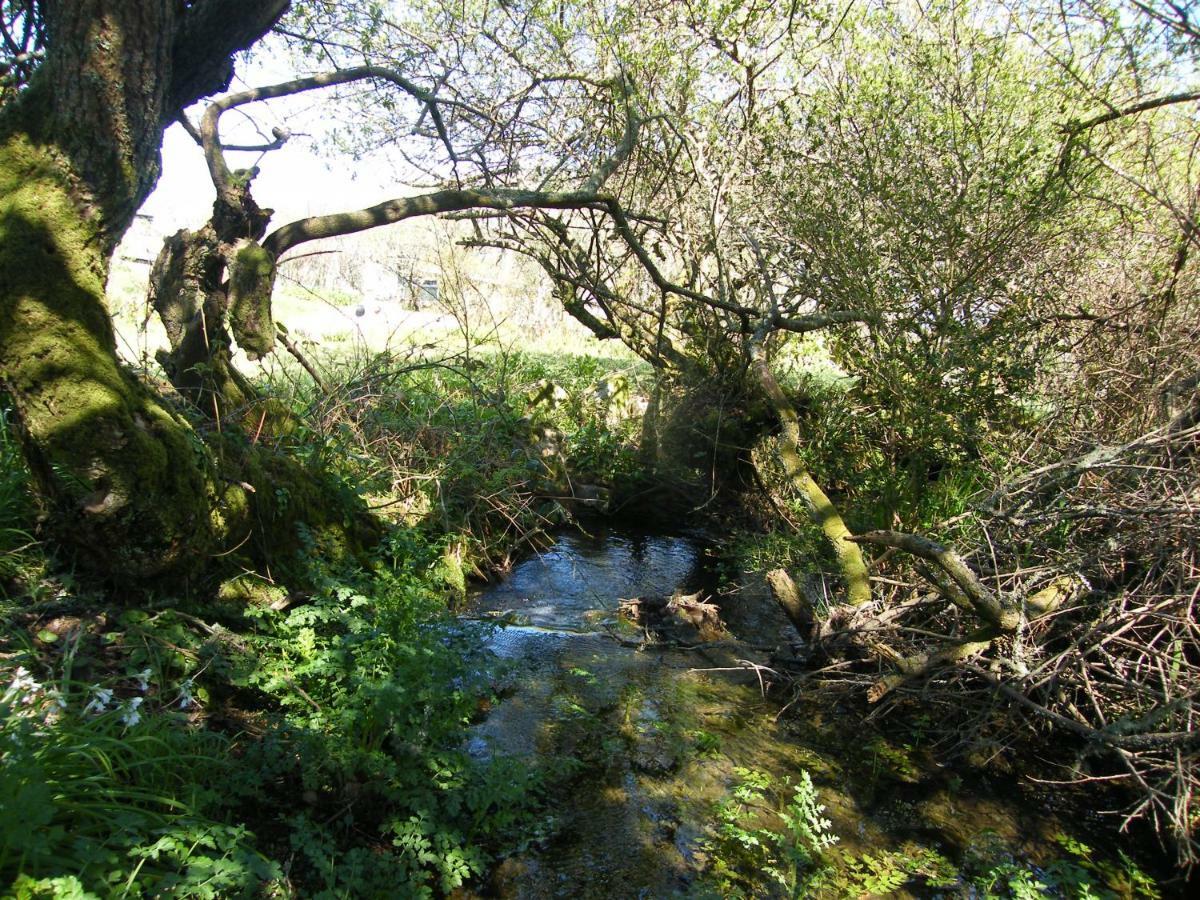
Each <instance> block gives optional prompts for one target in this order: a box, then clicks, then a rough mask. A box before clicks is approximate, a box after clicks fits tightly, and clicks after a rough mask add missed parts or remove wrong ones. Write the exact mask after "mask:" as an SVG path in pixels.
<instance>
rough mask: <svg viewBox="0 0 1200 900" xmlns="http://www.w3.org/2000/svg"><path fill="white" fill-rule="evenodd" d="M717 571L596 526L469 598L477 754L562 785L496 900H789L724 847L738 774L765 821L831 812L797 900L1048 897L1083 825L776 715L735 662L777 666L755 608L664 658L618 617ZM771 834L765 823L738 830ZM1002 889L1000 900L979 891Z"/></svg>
mask: <svg viewBox="0 0 1200 900" xmlns="http://www.w3.org/2000/svg"><path fill="white" fill-rule="evenodd" d="M714 564H715V562H714V558H713V548H712V546H711V544H710V543H709V542H708V541H706V540H705V539H704V538H702V537H699V536H695V535H692V536H689V535H662V534H650V533H644V532H639V531H636V530H628V529H625V530H619V529H609V528H603V527H601V528H598V529H596V530H595V531H593V532H592V533H591V534H580V533H576V532H571V533H564V534H562V535H560V536H559V537H558V540H557V542H556V543H555V544H554V545H553V546H552V547H551V548H550V549H549V550H547V551H545V552H543V553H541V554H539V555H537V556H534V557H532V558H530V559H528V560H526V561H524V562H522V563H521V564H519V565H518V566H516V567H515V568H514V570H513V572H512V574H511V576H510V577H509V578H508V579H507V580H506V581H504V582H503V583H501V584H499V585H496V586H494V587H491V588H489V589H487V590H485V591H483V592H482V593H480V594H478V595H477V596H476V597H474V598H473V601H472V603H471V604H470V607H469V610H468V612H467V614H466V616H467V617H468V618H472V619H479V620H485V621H492V622H494V623H496V628H495V629H494V630H493V631H492V632H491V634H490V637H488V639H487V640H488V645H489V648H490V650H491V651H492V652H493V653H495V654H496V656H497V657H499V658H500V659H501V660H503V661H505V664H506V665H507V671H508V674H507V675H506V679H505V684H506V688H505V690H504V691H503V696H504V699H503V700H502V701H501V702H499V703H497V704H496V705H495V706H494V707H493V708H492V709H491V711H490V712H489V713H488V715H487V716H486V718H484V720H483V721H481V722H480V723H479V724H478V725H476V726H475V727H474V728H473V729H472V733H471V737H470V740H469V744H468V750H469V752H470V753H471V754H472V755H473V756H474V757H475V758H476V759H478V760H481V761H487V760H490V759H493V758H496V757H497V756H508V757H516V758H518V759H528V760H529V762H530V764H531V765H536V764H542V763H545V762H547V761H558V762H560V763H565V764H567V765H568V767H569V769H570V775H569V776H568V777H567V778H566V781H565V784H564V786H563V787H561V788H560V789H559V790H558V792H557V795H556V802H555V810H554V817H553V822H552V823H550V826H549V827H548V828H547V830H546V831H547V833H546V834H545V835H544V836H543V837H542V838H541V839H540V840H537V841H533V842H531V844H530V847H529V848H528V849H527V850H526V851H525V852H523V853H521V854H519V855H517V856H514V857H511V858H509V859H507V860H504V861H502V862H501V863H500V864H499V866H498V867H497V868H496V869H495V871H494V872H493V874H492V877H491V880H490V882H489V883H488V885H487V888H486V893H485V895H487V896H502V897H522V898H525V897H528V898H550V897H571V898H590V897H597V898H598V897H631V898H632V897H645V898H659V897H676V896H678V897H717V896H729V895H731V894H733V893H737V892H740V893H741V894H742V895H744V896H753V897H775V896H788V893H789V891H791V890H795V888H794V887H791V888H789V887H787V886H785V885H784V884H783V883H782V882H781V880H780V879H779V878H774V877H772V876H771V875H769V874H768V873H765V872H757V873H755V872H753V871H750V872H747V871H745V868H746V865H747V864H748V863H750V864H752V863H753V860H754V859H755V858H759V859H761V857H755V855H754V854H755V852H756V851H754V848H749V850H750V852H749V853H748V854H747V855H746V856H745V857H742V856H739V854H738V852H737V840H736V839H734V840H732V842H731V841H730V840H729V838H728V834H727V836H726V840H725V841H724V842H722V840H721V839H720V838H719V836H718V828H719V824H720V821H719V814H718V812H717V804H718V803H719V802H720V801H721V800H722V799H723V798H724V799H726V800H728V798H729V797H730V792H731V790H732V789H734V787H735V786H737V785H739V784H744V783H745V781H746V779H747V777H748V776H747V774H746V773H747V772H752V773H762V774H763V775H766V776H769V778H770V779H771V780H772V783H773V789H771V790H768V791H767V792H766V794H767V796H766V800H765V803H766V805H768V806H770V805H772V804H774V805H775V806H776V808H779V807H780V806H782V804H783V803H784V802H785V801H786V799H787V798H788V797H789V796H790V792H791V790H792V788H791V787H790V786H789V783H790V784H792V785H794V784H795V783H797V782H798V781H800V780H801V779H802V778H803V777H804V775H803V773H808V775H809V776H811V779H812V782H813V784H814V785H815V786H816V788H817V792H818V797H819V800H820V802H821V803H823V804H824V805H825V806H826V810H825V812H824V813H823V816H825V817H827V818H828V819H829V823H830V828H829V830H830V831H831V832H832V833H834V834H836V835H837V837H838V842H837V844H836V845H834V846H833V847H832V848H831V849H830V850H829V851H828V852H826V854H825V855H824V858H825V860H826V863H827V866H826V870H825V874H824V875H822V876H821V877H819V878H816V879H813V878H812V877H811V875H812V872H811V867H810V868H809V869H808V870H807V872H808V876H809V878H810V880H809V882H808V886H807V887H806V888H804V889H803V890H802V891H801V892H800V893H799V894H798V895H799V896H808V895H810V894H811V895H820V896H872V895H876V896H878V895H886V896H898V897H905V896H945V897H952V896H971V897H975V896H989V895H990V896H1005V895H1006V893H1004V892H1002V891H1001V890H1000V888H1003V887H1004V885H1005V884H1007V883H1008V880H1011V879H1017V880H1018V881H1019V880H1026V881H1029V882H1038V881H1039V880H1040V881H1041V882H1043V883H1046V882H1049V883H1050V886H1053V884H1054V877H1052V876H1053V874H1054V872H1055V869H1054V866H1055V865H1057V863H1051V862H1049V861H1051V860H1054V859H1056V858H1058V857H1062V856H1063V854H1064V851H1063V849H1062V847H1063V843H1064V840H1065V837H1066V836H1068V835H1069V836H1070V837H1071V838H1077V837H1078V832H1079V830H1080V825H1081V823H1080V821H1079V820H1078V817H1077V816H1075V817H1073V818H1071V819H1070V821H1071V825H1070V828H1068V827H1067V826H1066V825H1065V824H1064V822H1063V821H1061V819H1060V816H1059V815H1058V814H1056V811H1055V808H1054V801H1053V796H1052V795H1050V794H1043V795H1041V796H1037V795H1032V794H1028V793H1025V792H1022V791H1018V790H1017V789H1016V787H1015V782H1011V783H1002V782H991V781H989V780H988V779H987V778H984V777H981V776H978V775H964V774H961V773H960V774H955V773H954V772H951V771H949V770H947V769H945V768H943V767H941V766H939V765H938V764H937V763H936V762H935V761H934V760H933V758H932V757H931V756H930V755H929V754H928V753H927V752H926V751H925V748H923V747H922V746H921V743H922V742H921V740H920V735H919V734H908V735H906V739H905V740H904V741H902V742H897V741H895V740H888V739H886V738H885V737H883V736H882V735H879V734H875V733H874V732H873V731H871V730H870V729H869V728H867V727H864V726H862V725H861V724H859V716H860V715H861V713H860V712H846V714H845V715H844V716H843V715H838V711H837V710H836V709H832V710H831V709H828V708H824V709H822V710H819V711H817V710H809V711H808V712H806V713H805V714H803V715H797V714H795V711H794V710H793V712H792V713H791V714H788V715H780V707H781V701H780V700H779V699H778V698H777V697H774V696H771V697H767V696H764V693H763V690H762V688H763V682H764V681H769V680H770V678H771V676H770V674H769V673H765V672H755V671H753V670H750V669H747V668H745V667H744V665H743V664H742V662H741V661H743V660H748V661H754V662H761V663H764V664H765V663H767V662H768V657H769V653H767V652H765V650H764V648H766V647H773V646H776V645H778V644H780V643H782V642H784V641H785V640H786V639H787V637H788V634H787V625H786V622H785V620H784V619H783V618H782V616H780V615H779V614H778V613H777V611H776V610H774V609H773V607H772V605H771V603H770V601H769V599H768V598H767V596H766V595H765V593H764V592H762V591H757V590H755V589H753V587H752V586H750V587H747V588H746V589H745V590H743V591H742V592H740V593H738V594H734V595H732V596H729V597H724V598H721V606H722V610H721V615H722V619H723V620H724V621H725V623H726V624H727V626H728V632H727V633H726V634H725V635H722V636H721V637H720V639H718V640H709V641H699V640H697V641H694V642H680V641H679V640H674V641H669V642H664V641H662V640H660V639H657V638H656V636H655V635H654V634H653V633H651V632H650V631H648V630H647V629H646V628H644V627H641V626H639V625H637V624H635V623H631V622H630V621H628V620H627V619H626V618H625V617H623V616H622V615H621V614H620V610H619V606H620V602H621V600H623V599H629V598H633V597H647V596H669V595H671V594H672V593H674V592H691V591H701V592H702V593H703V592H706V591H707V590H708V589H710V588H711V587H712V585H713V584H714V582H715V578H714ZM783 699H784V700H787V699H788V697H787V696H786V695H785V696H784V697H783ZM800 705H802V701H801V703H800V704H798V706H797V708H798V707H799V706H800ZM1062 818H1067V817H1066V816H1063V817H1062ZM1082 824H1083V825H1084V826H1086V824H1087V823H1086V822H1084V823H1082ZM779 825H780V820H779V819H778V818H777V817H776V816H774V815H772V814H771V813H770V812H766V813H763V814H762V815H759V816H756V817H753V818H751V819H748V820H746V821H745V822H743V823H742V830H743V832H744V833H746V834H750V835H753V833H754V830H755V829H756V828H758V827H777V826H779ZM1085 830H1086V829H1085ZM918 861H923V862H918ZM1079 862H1080V858H1077V857H1071V858H1070V860H1069V861H1068V864H1069V865H1074V866H1076V868H1078V863H1079ZM739 865H740V867H741V868H739ZM1047 865H1049V866H1050V868H1049V869H1047V868H1046V866H1047ZM1089 871H1090V870H1089ZM994 872H999V873H1001V875H1000V876H998V877H1000V880H999V881H997V882H996V884H995V888H996V891H995V892H994V893H993V892H992V891H991V890H989V889H984V888H983V887H981V885H983V884H984V883H985V882H986V881H987V879H988V878H989V877H991V875H992V873H994ZM723 873H724V874H723ZM805 873H806V869H805V867H803V866H802V867H801V869H800V873H799V877H800V878H803V877H805ZM787 880H788V878H787V877H785V878H784V879H783V881H787ZM897 881H899V882H900V883H899V884H897V883H896V882H897ZM1098 883H1099V882H1098ZM1034 895H1035V896H1036V895H1037V894H1034Z"/></svg>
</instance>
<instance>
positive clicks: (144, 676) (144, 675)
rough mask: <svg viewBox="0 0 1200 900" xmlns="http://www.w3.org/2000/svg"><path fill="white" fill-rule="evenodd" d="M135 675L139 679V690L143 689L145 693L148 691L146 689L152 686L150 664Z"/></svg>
mask: <svg viewBox="0 0 1200 900" xmlns="http://www.w3.org/2000/svg"><path fill="white" fill-rule="evenodd" d="M133 677H134V678H136V679H137V683H138V690H139V691H141V692H142V693H143V694H144V693H146V691H147V690H149V688H150V668H149V666H147V667H146V668H144V669H142V671H140V672H138V673H137V674H136V675H134V676H133Z"/></svg>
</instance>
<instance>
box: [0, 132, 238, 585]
mask: <svg viewBox="0 0 1200 900" xmlns="http://www.w3.org/2000/svg"><path fill="white" fill-rule="evenodd" d="M71 176H72V172H71V169H70V167H69V165H68V164H67V163H66V162H65V161H64V160H62V159H61V158H59V157H58V156H57V154H56V153H55V151H54V150H53V149H52V148H49V147H45V146H39V145H37V144H35V143H34V142H33V141H32V140H30V139H29V138H28V137H27V136H26V135H25V134H23V133H20V132H18V133H16V134H10V135H9V136H7V137H6V138H3V140H2V143H0V373H3V378H4V382H5V389H6V390H7V391H8V393H9V395H10V397H11V399H12V402H13V406H14V411H15V412H16V415H17V422H18V426H19V427H18V431H19V433H20V438H21V440H22V443H23V445H24V448H25V452H26V456H27V458H28V460H29V462H30V466H31V469H32V471H33V473H34V476H35V478H36V480H37V483H38V487H39V489H40V492H41V495H42V498H43V501H44V504H45V506H46V511H47V512H48V513H49V514H50V517H51V522H52V524H53V527H54V530H55V531H56V533H57V534H58V536H59V537H60V538H61V539H62V540H63V541H64V542H65V543H67V544H69V545H70V546H72V547H73V548H74V549H75V550H76V552H77V553H78V554H79V555H80V557H81V558H83V559H84V560H85V561H90V562H92V563H93V564H94V565H95V566H96V567H103V568H105V569H107V570H109V571H111V572H112V573H113V574H114V575H117V576H131V577H138V578H140V577H145V576H147V575H153V574H157V573H161V572H165V571H168V570H175V569H180V568H187V567H189V564H190V562H191V561H193V560H194V559H196V558H197V557H199V558H202V557H203V556H204V555H205V554H206V553H207V552H208V551H209V550H210V549H211V548H212V547H213V546H214V545H215V541H216V537H217V534H218V532H219V531H220V530H221V529H220V524H221V522H222V520H223V519H224V518H226V513H225V512H223V510H222V507H223V505H224V502H225V493H226V491H224V490H223V489H222V488H221V486H220V484H219V482H218V480H217V479H216V477H215V475H214V473H213V472H212V470H211V468H210V467H209V466H207V465H205V458H206V456H205V453H204V449H203V447H202V445H201V444H200V442H199V440H198V439H197V436H196V434H195V433H194V432H193V431H192V429H191V428H190V427H189V425H188V424H187V422H186V421H184V420H183V419H182V418H181V417H179V416H178V415H177V414H175V413H174V412H172V411H171V410H170V409H169V408H167V407H166V406H165V405H163V403H161V402H160V401H159V400H158V399H157V398H156V397H155V396H154V395H153V394H152V393H150V392H149V391H148V390H147V389H146V388H145V387H144V386H143V385H141V384H140V383H139V382H138V381H137V380H136V379H135V378H134V377H133V376H132V375H131V374H130V373H129V372H127V371H126V370H125V369H124V368H123V367H122V366H121V364H120V362H119V360H118V358H117V354H116V342H115V338H114V335H113V330H112V325H111V322H110V319H109V317H108V312H107V309H106V308H105V302H104V281H105V275H106V268H107V260H106V258H105V256H104V253H103V246H104V241H103V240H102V236H101V235H100V233H99V229H98V227H97V226H96V225H95V224H94V223H93V222H91V221H89V220H88V219H87V217H86V216H85V214H84V212H83V211H82V210H81V208H80V206H79V204H78V203H77V202H76V197H75V195H74V186H75V185H74V182H73V179H72V177H71Z"/></svg>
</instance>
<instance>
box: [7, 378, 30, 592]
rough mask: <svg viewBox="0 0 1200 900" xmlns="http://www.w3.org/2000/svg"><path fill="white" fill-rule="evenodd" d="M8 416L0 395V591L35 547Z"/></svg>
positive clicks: (24, 473) (24, 472)
mask: <svg viewBox="0 0 1200 900" xmlns="http://www.w3.org/2000/svg"><path fill="white" fill-rule="evenodd" d="M10 415H11V412H10V410H9V408H8V406H7V404H6V403H5V398H4V397H3V396H2V395H0V591H3V590H4V585H3V581H4V580H6V579H9V578H12V577H13V576H15V575H17V574H19V573H20V572H21V571H22V569H23V568H24V566H25V565H26V564H27V563H28V562H30V561H31V558H30V557H29V555H28V554H26V553H25V552H24V551H26V550H28V549H30V545H31V544H33V543H34V538H33V536H32V534H31V531H32V519H33V503H32V497H31V496H30V492H29V471H28V469H26V467H25V461H24V459H23V458H22V457H21V449H20V447H18V446H17V443H16V441H15V440H14V438H13V435H12V432H11V430H10V428H9V416H10Z"/></svg>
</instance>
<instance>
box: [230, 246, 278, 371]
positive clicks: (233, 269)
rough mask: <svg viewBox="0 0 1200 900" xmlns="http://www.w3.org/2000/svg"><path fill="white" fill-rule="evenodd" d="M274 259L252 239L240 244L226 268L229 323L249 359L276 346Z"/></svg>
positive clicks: (262, 354)
mask: <svg viewBox="0 0 1200 900" xmlns="http://www.w3.org/2000/svg"><path fill="white" fill-rule="evenodd" d="M274 285H275V259H274V257H272V256H271V254H270V253H268V252H267V251H266V250H264V249H263V248H262V247H260V246H259V245H258V244H256V243H254V242H253V241H247V242H246V243H245V244H244V245H243V246H241V247H239V248H238V250H237V253H236V254H235V255H234V259H233V264H232V265H231V266H230V269H229V324H230V327H231V329H232V330H233V337H234V339H235V340H236V341H237V344H238V346H239V347H241V348H242V349H243V350H244V351H246V355H247V356H249V357H250V358H251V359H258V358H259V357H261V356H264V355H266V354H267V353H269V352H270V351H271V349H272V348H273V347H274V346H275V323H274V322H273V321H272V320H271V291H272V289H273V288H274Z"/></svg>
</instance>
